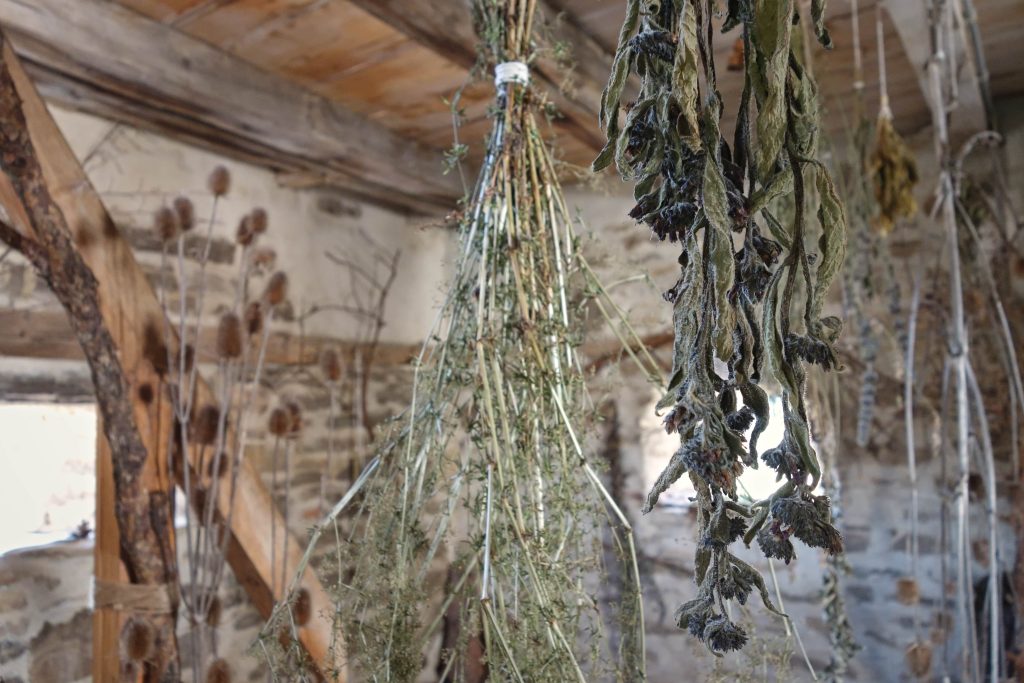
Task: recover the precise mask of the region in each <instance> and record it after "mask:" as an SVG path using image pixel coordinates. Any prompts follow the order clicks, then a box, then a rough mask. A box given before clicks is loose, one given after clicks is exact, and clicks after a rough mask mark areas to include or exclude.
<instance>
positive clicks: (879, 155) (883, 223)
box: [870, 109, 917, 235]
mask: <svg viewBox="0 0 1024 683" xmlns="http://www.w3.org/2000/svg"><path fill="white" fill-rule="evenodd" d="M875 134H876V138H875V148H874V150H873V151H872V153H871V162H870V164H871V165H870V173H871V179H872V182H873V184H874V190H875V201H877V202H878V215H877V216H876V217H875V229H876V230H877V231H878V232H879V233H881V234H882V235H888V234H889V233H890V232H892V229H893V227H894V226H895V225H896V222H897V221H898V220H900V219H901V218H910V217H912V216H913V215H914V214H916V213H917V202H916V201H915V200H914V186H915V185H917V162H916V161H915V160H914V155H913V154H911V152H910V149H909V148H908V147H907V143H905V142H904V141H903V138H902V137H900V134H899V133H898V132H896V128H895V127H894V126H893V123H892V115H891V114H889V113H888V112H887V111H886V110H884V109H883V111H882V113H881V114H880V115H879V117H878V125H877V126H876V133H875Z"/></svg>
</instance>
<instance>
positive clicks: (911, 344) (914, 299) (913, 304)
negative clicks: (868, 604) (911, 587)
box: [903, 274, 921, 642]
mask: <svg viewBox="0 0 1024 683" xmlns="http://www.w3.org/2000/svg"><path fill="white" fill-rule="evenodd" d="M920 304H921V280H920V277H919V276H918V275H916V274H915V276H914V290H913V294H912V295H911V298H910V316H909V319H908V321H907V348H906V356H905V360H904V375H903V422H904V428H905V434H906V441H907V471H908V473H909V476H910V482H909V484H910V538H909V540H908V543H907V554H908V555H909V556H910V577H911V578H912V579H913V580H914V582H915V583H917V582H919V579H920V577H919V576H918V571H917V564H918V505H919V503H918V482H917V450H916V446H915V434H914V426H915V422H914V350H915V345H916V341H917V314H918V309H919V308H920ZM920 612H921V610H920V601H919V600H918V601H915V602H914V640H915V642H917V640H918V639H919V637H920V627H921V624H920V618H921V617H920Z"/></svg>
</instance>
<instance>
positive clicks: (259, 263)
mask: <svg viewBox="0 0 1024 683" xmlns="http://www.w3.org/2000/svg"><path fill="white" fill-rule="evenodd" d="M249 263H250V264H252V267H253V268H255V269H258V270H262V271H268V270H273V268H274V264H276V263H277V252H276V251H274V249H273V248H272V247H256V248H255V249H253V250H252V251H251V252H249Z"/></svg>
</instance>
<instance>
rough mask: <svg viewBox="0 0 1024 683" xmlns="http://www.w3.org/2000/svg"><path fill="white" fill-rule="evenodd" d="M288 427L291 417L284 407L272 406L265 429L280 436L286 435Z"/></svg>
mask: <svg viewBox="0 0 1024 683" xmlns="http://www.w3.org/2000/svg"><path fill="white" fill-rule="evenodd" d="M290 427H291V417H290V416H289V415H288V411H287V410H285V409H284V408H274V409H273V410H271V411H270V417H269V418H268V419H267V431H269V432H270V433H271V434H273V435H274V436H276V437H278V438H280V437H283V436H287V434H288V429H289V428H290Z"/></svg>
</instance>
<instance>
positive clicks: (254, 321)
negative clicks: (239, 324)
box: [245, 301, 263, 336]
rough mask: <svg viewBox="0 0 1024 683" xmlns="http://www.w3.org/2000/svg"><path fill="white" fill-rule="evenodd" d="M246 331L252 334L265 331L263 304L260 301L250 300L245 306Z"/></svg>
mask: <svg viewBox="0 0 1024 683" xmlns="http://www.w3.org/2000/svg"><path fill="white" fill-rule="evenodd" d="M245 331H246V332H248V333H249V335H250V336H251V335H256V334H259V333H260V332H262V331H263V306H262V305H261V304H260V302H259V301H250V302H249V303H248V305H246V307H245Z"/></svg>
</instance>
